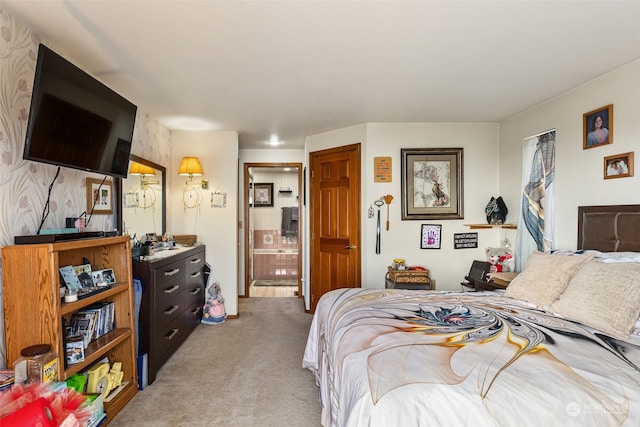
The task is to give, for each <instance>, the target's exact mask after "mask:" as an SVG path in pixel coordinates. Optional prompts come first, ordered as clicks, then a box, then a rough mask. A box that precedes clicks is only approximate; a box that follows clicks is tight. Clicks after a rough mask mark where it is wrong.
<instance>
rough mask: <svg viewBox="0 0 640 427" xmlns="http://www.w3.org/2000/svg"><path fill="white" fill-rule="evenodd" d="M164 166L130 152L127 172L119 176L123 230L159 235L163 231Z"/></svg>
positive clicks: (164, 228)
mask: <svg viewBox="0 0 640 427" xmlns="http://www.w3.org/2000/svg"><path fill="white" fill-rule="evenodd" d="M166 175H167V174H166V168H165V167H164V166H160V165H159V164H157V163H154V162H151V161H149V160H146V159H143V158H142V157H138V156H135V155H133V154H132V155H131V156H129V173H128V175H127V178H126V179H123V180H122V183H121V185H122V187H121V194H122V199H121V200H122V204H121V206H122V225H121V227H120V229H121V230H122V231H123V232H124V234H128V235H130V236H133V235H134V234H135V235H137V236H142V235H144V234H146V233H155V234H157V235H162V234H164V233H165V231H166V223H165V221H166V219H165V212H166V191H165V189H166V185H165V184H166V183H165V179H166Z"/></svg>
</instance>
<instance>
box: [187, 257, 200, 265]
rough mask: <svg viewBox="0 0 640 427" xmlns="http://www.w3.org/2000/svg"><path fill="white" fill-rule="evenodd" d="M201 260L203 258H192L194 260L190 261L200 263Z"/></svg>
mask: <svg viewBox="0 0 640 427" xmlns="http://www.w3.org/2000/svg"><path fill="white" fill-rule="evenodd" d="M200 261H202V258H196V259H192V260H190V261H189V262H190V263H191V264H198V263H199V262H200Z"/></svg>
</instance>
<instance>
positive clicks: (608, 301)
mask: <svg viewBox="0 0 640 427" xmlns="http://www.w3.org/2000/svg"><path fill="white" fill-rule="evenodd" d="M551 311H552V312H554V313H556V314H559V315H561V316H563V317H566V318H568V319H571V320H574V321H576V322H580V323H582V324H584V325H587V326H590V327H592V328H595V329H598V330H600V331H602V332H605V333H607V334H609V335H611V336H613V337H615V338H619V339H623V340H626V339H628V338H629V334H630V333H631V331H632V329H633V328H634V325H635V323H636V320H638V317H639V316H640V264H639V263H605V262H602V261H599V260H595V259H594V260H592V261H589V262H588V263H586V264H585V265H584V266H582V268H581V269H580V270H579V271H578V272H577V273H576V274H575V275H574V276H573V278H572V279H571V281H570V282H569V285H568V286H567V289H566V290H565V291H564V293H563V294H562V295H561V296H560V298H559V299H558V300H557V301H555V302H554V303H553V304H551Z"/></svg>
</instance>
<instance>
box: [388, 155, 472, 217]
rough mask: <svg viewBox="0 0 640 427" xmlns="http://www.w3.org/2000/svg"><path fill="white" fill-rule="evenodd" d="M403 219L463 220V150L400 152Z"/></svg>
mask: <svg viewBox="0 0 640 427" xmlns="http://www.w3.org/2000/svg"><path fill="white" fill-rule="evenodd" d="M400 154H401V158H402V162H401V165H400V169H401V182H400V185H401V197H402V220H403V221H404V220H425V219H427V220H428V219H463V218H464V212H463V200H464V194H463V188H464V186H463V177H462V175H463V174H462V171H463V163H462V162H463V148H403V149H401V150H400Z"/></svg>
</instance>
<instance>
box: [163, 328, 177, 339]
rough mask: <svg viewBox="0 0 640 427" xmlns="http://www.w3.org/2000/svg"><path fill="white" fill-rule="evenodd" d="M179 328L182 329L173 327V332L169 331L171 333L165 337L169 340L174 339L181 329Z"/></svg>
mask: <svg viewBox="0 0 640 427" xmlns="http://www.w3.org/2000/svg"><path fill="white" fill-rule="evenodd" d="M179 330H180V329H178V328H173V329H172V330H171V332H170V333H169V335H167V336H165V337H164V338H165V339H167V340H171V339H173V337H175V336H176V334H177V333H178V331H179Z"/></svg>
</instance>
